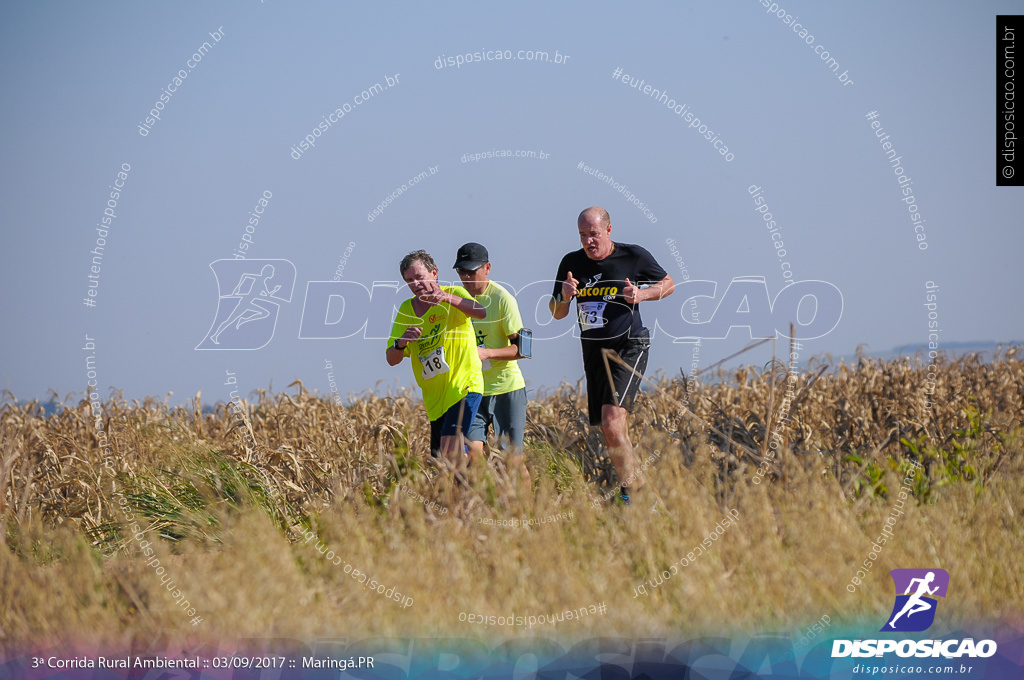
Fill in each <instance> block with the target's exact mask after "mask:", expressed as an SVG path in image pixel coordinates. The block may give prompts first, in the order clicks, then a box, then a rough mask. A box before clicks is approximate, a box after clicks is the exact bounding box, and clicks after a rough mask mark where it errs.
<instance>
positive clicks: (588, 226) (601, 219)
mask: <svg viewBox="0 0 1024 680" xmlns="http://www.w3.org/2000/svg"><path fill="white" fill-rule="evenodd" d="M576 226H577V227H578V228H579V232H580V243H581V244H582V245H583V251H584V252H585V253H586V254H587V257H589V258H590V259H591V260H603V259H604V258H606V257H608V256H609V255H611V254H612V251H613V250H614V249H615V246H614V244H613V243H612V220H611V218H610V217H609V216H608V211H607V210H605V209H604V208H599V207H597V206H596V205H595V206H593V207H590V208H587V209H586V210H584V211H583V212H581V213H580V216H579V218H577V220H576Z"/></svg>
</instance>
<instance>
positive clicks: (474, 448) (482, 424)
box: [466, 396, 494, 465]
mask: <svg viewBox="0 0 1024 680" xmlns="http://www.w3.org/2000/svg"><path fill="white" fill-rule="evenodd" d="M493 401H494V397H493V396H487V397H483V398H482V399H481V400H480V407H479V408H478V409H477V411H476V415H475V416H474V417H473V424H472V425H470V426H469V433H468V434H467V435H466V436H467V437H468V439H469V442H468V443H469V464H470V465H474V464H476V463H477V462H478V461H484V460H485V459H484V442H485V441H487V428H488V427H489V426H490V424H491V419H492V416H491V411H492V409H493Z"/></svg>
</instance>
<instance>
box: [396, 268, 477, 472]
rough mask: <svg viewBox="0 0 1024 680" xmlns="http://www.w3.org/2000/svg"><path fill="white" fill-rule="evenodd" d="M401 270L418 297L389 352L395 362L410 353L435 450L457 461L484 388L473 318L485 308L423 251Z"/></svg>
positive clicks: (400, 320)
mask: <svg viewBox="0 0 1024 680" xmlns="http://www.w3.org/2000/svg"><path fill="white" fill-rule="evenodd" d="M399 271H401V274H402V278H403V279H404V280H405V282H406V284H407V285H408V286H409V290H410V291H411V292H412V294H413V297H412V298H410V299H408V300H406V301H405V302H403V303H402V304H401V306H400V307H399V309H398V315H397V317H396V318H395V323H394V325H393V326H392V328H391V336H390V337H389V338H388V348H387V352H386V355H385V356H386V359H387V362H388V365H390V366H397V365H398V364H400V363H402V360H403V359H404V358H405V357H410V359H411V361H412V372H413V375H414V376H415V378H416V384H417V385H419V386H420V389H421V390H422V391H423V405H424V406H425V407H426V409H427V417H428V418H429V419H430V438H431V454H432V455H435V456H436V455H438V453H440V454H441V455H442V456H443V457H444V458H445V459H447V460H449V461H451V462H455V463H458V462H459V460H460V459H461V458H462V455H461V454H462V452H463V451H465V444H463V445H461V446H460V443H459V442H460V439H465V437H466V435H467V434H468V432H469V426H470V424H471V423H472V422H473V418H474V417H475V416H476V411H477V409H478V408H479V406H480V398H481V395H482V393H483V387H484V385H483V376H482V374H481V366H480V356H479V354H478V352H477V349H476V343H475V342H474V333H473V322H472V321H471V319H482V318H484V316H485V314H486V311H485V310H484V308H483V306H481V305H480V304H479V303H478V302H476V300H474V299H473V297H472V296H471V295H470V294H469V293H468V292H467V291H466V289H465V288H463V287H462V286H441V285H439V284H438V282H437V265H436V264H434V259H433V258H432V257H431V256H430V255H429V254H428V253H427V252H426V251H424V250H417V251H416V252H413V253H409V254H408V255H406V256H405V257H404V258H403V259H402V262H401V264H400V265H399Z"/></svg>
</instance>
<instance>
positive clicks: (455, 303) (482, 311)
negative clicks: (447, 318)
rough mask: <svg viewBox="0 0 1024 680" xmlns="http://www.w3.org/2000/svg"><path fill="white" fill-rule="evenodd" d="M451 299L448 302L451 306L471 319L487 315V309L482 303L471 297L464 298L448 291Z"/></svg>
mask: <svg viewBox="0 0 1024 680" xmlns="http://www.w3.org/2000/svg"><path fill="white" fill-rule="evenodd" d="M449 295H450V296H451V300H449V303H450V304H451V306H452V307H454V308H455V309H457V310H459V311H460V312H462V313H463V314H465V315H466V316H468V317H469V318H471V319H483V318H484V317H485V316H487V309H486V308H484V306H483V305H482V304H480V303H479V302H477V301H476V300H474V299H472V298H464V297H460V296H458V295H454V294H452V293H449Z"/></svg>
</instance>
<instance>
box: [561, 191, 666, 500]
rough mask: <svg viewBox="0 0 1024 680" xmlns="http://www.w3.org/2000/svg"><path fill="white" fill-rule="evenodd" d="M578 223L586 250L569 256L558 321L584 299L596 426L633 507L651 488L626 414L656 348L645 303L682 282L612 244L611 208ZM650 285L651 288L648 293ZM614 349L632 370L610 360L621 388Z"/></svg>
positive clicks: (634, 249) (641, 253) (581, 308)
mask: <svg viewBox="0 0 1024 680" xmlns="http://www.w3.org/2000/svg"><path fill="white" fill-rule="evenodd" d="M577 226H578V227H579V235H580V243H581V244H582V245H583V248H581V249H580V250H577V251H575V252H572V253H569V254H568V255H566V256H565V257H563V258H562V262H561V263H560V264H559V265H558V275H557V276H556V280H555V286H554V290H553V291H552V298H553V299H552V300H551V302H550V303H549V307H550V309H551V315H552V316H554V317H555V318H556V319H564V318H565V317H566V316H567V315H568V314H569V303H570V301H571V300H572V299H573V298H576V311H577V313H578V320H579V324H580V337H581V343H582V345H583V368H584V372H585V374H586V377H587V405H588V408H589V413H590V424H591V425H598V424H600V425H601V430H602V431H603V432H604V438H605V442H606V443H607V445H608V455H609V456H610V457H611V459H612V464H613V465H614V466H615V471H616V472H617V473H618V475H619V480H620V482H621V484H622V489H621V498H622V501H623V502H624V503H627V504H628V503H629V488H630V487H632V486H633V485H634V482H637V483H636V488H637V489H639V488H640V487H642V486H643V485H644V482H643V480H642V479H635V478H634V477H635V475H634V469H635V465H636V459H635V457H634V455H633V445H632V444H631V443H630V441H629V434H628V430H627V427H626V414H627V413H628V410H629V409H631V408H632V406H633V400H634V398H635V397H636V394H637V392H638V391H639V389H640V382H641V380H640V376H642V375H643V374H644V371H645V370H646V369H647V353H648V350H649V348H650V333H649V331H648V330H647V329H646V328H644V327H643V322H642V321H641V320H640V309H639V307H638V303H640V302H643V301H647V300H660V299H662V298H664V297H667V296H668V295H671V294H672V291H673V290H674V289H675V284H674V283H673V282H672V277H671V276H669V275H668V274H667V273H666V272H665V270H664V269H662V268H661V266H660V265H658V263H657V262H656V261H655V260H654V257H653V256H651V254H650V253H649V252H647V251H646V250H645V249H644V248H641V247H640V246H635V245H630V244H627V243H615V242H613V241H612V239H611V232H612V225H611V218H610V217H609V216H608V212H607V211H606V210H605V209H604V208H599V207H596V206H594V207H591V208H587V209H586V210H584V211H583V212H581V213H580V216H579V219H578V220H577ZM643 285H647V286H648V287H646V288H640V286H643ZM606 348H607V349H610V350H612V351H614V352H616V353H617V354H618V356H619V357H620V358H621V359H622V360H623V361H625V362H626V363H627V364H628V365H629V366H630V368H626V367H625V366H623V365H622V364H620V363H619V362H617V361H613V360H609V361H608V368H610V369H611V373H612V380H613V381H614V386H613V385H611V384H609V382H608V368H606V367H605V361H604V358H603V355H602V353H601V350H603V349H606Z"/></svg>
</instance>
